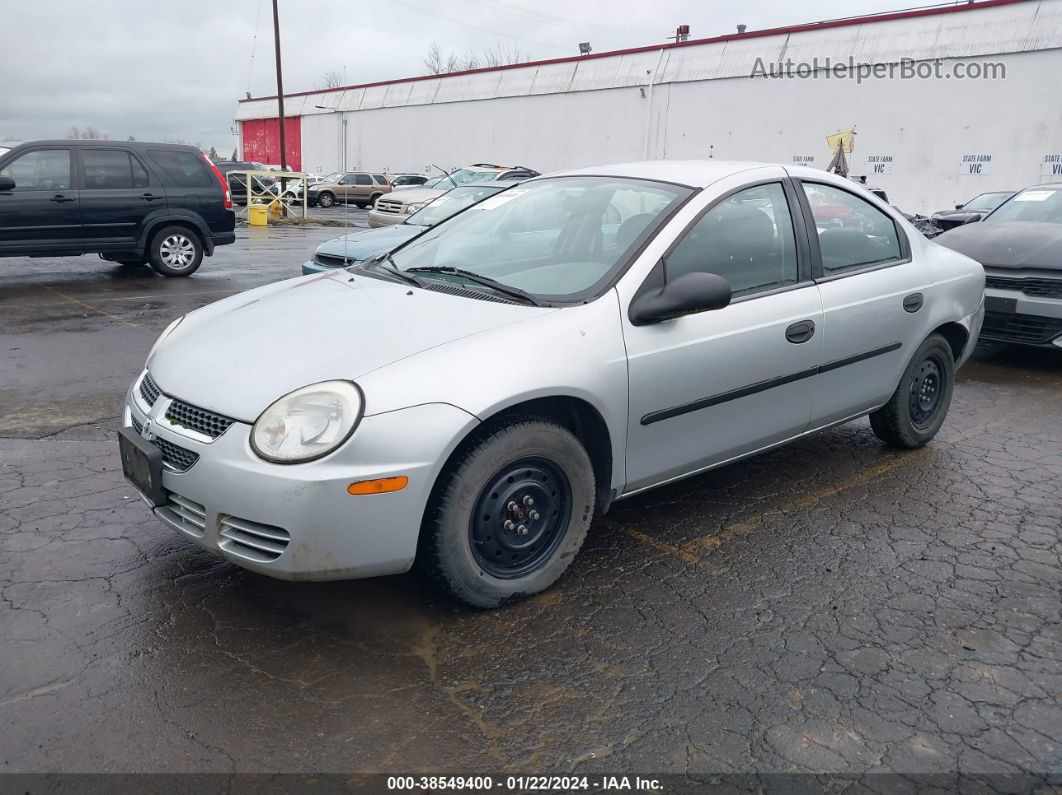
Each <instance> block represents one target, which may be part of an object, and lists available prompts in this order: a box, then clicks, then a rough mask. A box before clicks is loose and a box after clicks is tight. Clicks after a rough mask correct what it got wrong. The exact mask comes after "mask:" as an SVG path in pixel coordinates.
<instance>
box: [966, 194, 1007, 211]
mask: <svg viewBox="0 0 1062 795" xmlns="http://www.w3.org/2000/svg"><path fill="white" fill-rule="evenodd" d="M1009 195H1010V194H1009V193H982V194H981V195H980V196H974V197H973V198H972V199H970V201H968V202H966V204H964V205H963V206H962V209H963V210H985V211H987V210H994V209H996V208H997V207H998V206H999V205H1001V204H1002V203H1003V202H1004V201H1005V200H1006V198H1007V197H1008V196H1009Z"/></svg>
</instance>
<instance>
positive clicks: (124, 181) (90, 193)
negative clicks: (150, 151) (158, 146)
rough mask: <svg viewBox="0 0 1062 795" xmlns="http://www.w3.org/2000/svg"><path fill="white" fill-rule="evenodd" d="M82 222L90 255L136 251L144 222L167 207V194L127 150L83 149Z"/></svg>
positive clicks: (90, 147) (92, 147)
mask: <svg viewBox="0 0 1062 795" xmlns="http://www.w3.org/2000/svg"><path fill="white" fill-rule="evenodd" d="M80 149H81V158H80V160H81V222H82V226H83V227H84V230H85V231H84V235H85V248H86V249H87V250H89V251H123V250H128V249H132V248H135V247H136V245H137V243H138V241H139V240H140V233H141V232H142V231H143V228H144V221H145V219H146V218H147V217H148V216H149V215H150V214H151V213H152V212H154V211H155V210H158V209H161V208H164V207H165V206H166V192H165V190H164V189H163V188H162V185H161V184H160V183H159V180H158V179H154V180H153V179H152V177H151V176H150V174H149V173H148V170H147V169H146V168H145V167H144V164H143V163H142V162H141V161H140V158H138V157H137V156H136V155H134V154H133V153H132V152H130V151H129V150H127V149H121V148H117V147H116V148H113V149H111V148H104V147H96V146H82V147H80Z"/></svg>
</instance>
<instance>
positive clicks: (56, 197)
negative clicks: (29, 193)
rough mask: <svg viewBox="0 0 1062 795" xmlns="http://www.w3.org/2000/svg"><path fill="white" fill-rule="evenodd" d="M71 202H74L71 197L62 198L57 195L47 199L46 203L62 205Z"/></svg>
mask: <svg viewBox="0 0 1062 795" xmlns="http://www.w3.org/2000/svg"><path fill="white" fill-rule="evenodd" d="M73 200H74V197H73V196H70V197H67V196H64V195H63V194H61V193H57V194H55V195H54V196H52V198H50V199H48V201H50V202H55V203H56V204H62V203H63V202H72V201H73Z"/></svg>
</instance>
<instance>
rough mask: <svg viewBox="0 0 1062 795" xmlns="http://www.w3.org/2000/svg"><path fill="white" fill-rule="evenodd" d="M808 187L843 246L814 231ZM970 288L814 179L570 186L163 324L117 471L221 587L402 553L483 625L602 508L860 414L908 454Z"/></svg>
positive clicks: (823, 176)
mask: <svg viewBox="0 0 1062 795" xmlns="http://www.w3.org/2000/svg"><path fill="white" fill-rule="evenodd" d="M811 186H814V188H815V189H816V192H817V194H818V195H820V196H822V197H823V198H824V199H825V200H826V201H827V202H828V203H843V204H847V205H849V206H850V207H851V208H853V212H852V213H851V215H852V216H859V217H860V218H861V219H862V221H861V223H860V226H859V227H858V228H857V227H854V226H845V227H834V226H827V227H824V228H823V229H822V231H821V232H819V233H816V230H817V229H819V227H820V223H819V218H818V217H817V215H816V206H815V204H814V203H809V201H808V199H807V198H806V193H807V189H808V188H809V187H811ZM809 232H810V234H809ZM983 290H984V273H983V271H982V269H981V266H980V265H978V264H977V263H976V262H974V261H973V260H971V259H969V258H967V257H965V256H963V255H961V254H958V253H956V252H954V251H949V250H948V249H946V248H943V247H940V246H937V245H935V244H934V243H932V242H931V241H927V240H925V239H924V238H923V237H922V236H921V235H919V234H917V233H916V232H915V230H914V229H913V228H912V227H911V226H910V225H909V224H908V223H907V222H906V221H905V220H904V219H903V217H902V216H901V215H900V214H899V213H897V212H896V211H895V210H893V209H892V208H891V207H889V206H888V205H887V204H884V203H882V202H880V201H879V200H877V199H876V198H874V197H873V196H872V195H871V194H869V193H867V192H866V191H864V190H862V189H861V188H859V187H857V186H855V185H853V184H852V183H851V182H850V181H848V180H846V179H844V178H841V177H837V176H834V175H831V174H827V173H825V172H822V171H817V170H814V169H810V168H797V167H792V168H789V169H787V168H784V167H782V166H765V165H763V164H757V163H728V162H724V161H718V160H711V161H704V162H699V163H698V162H668V161H652V162H646V163H633V164H624V165H618V166H611V167H609V166H597V167H594V168H592V169H583V170H578V171H569V172H567V173H564V174H560V175H557V176H550V177H543V178H541V179H535V180H532V181H529V182H527V183H525V184H523V185H520V186H519V187H517V188H513V189H511V190H508V191H505V192H502V193H499V194H498V195H496V196H491V197H489V198H488V199H486V200H484V201H482V202H480V203H479V204H477V205H475V207H474V208H472V209H469V210H466V211H465V212H462V213H459V214H457V215H455V216H453V217H451V218H450V219H449V220H447V221H444V222H442V223H441V224H438V225H437V226H435V227H433V228H431V229H429V230H427V231H425V232H423V233H422V234H420V235H418V236H417V237H415V238H413V239H412V240H410V241H408V242H407V243H405V244H404V245H403V246H401V247H399V248H398V249H397V250H395V251H393V252H391V253H390V254H388V255H383V256H380V257H376V258H374V259H370V260H367V261H366V262H364V263H362V264H361V265H360V266H357V267H355V268H350V269H347V270H339V271H336V272H334V273H331V274H318V275H315V276H306V277H303V278H301V279H294V280H288V281H281V282H277V283H274V284H270V285H266V286H264V287H260V288H258V289H255V290H251V291H249V292H246V293H243V294H240V295H236V296H232V297H229V298H226V299H223V300H221V301H218V302H216V303H213V304H210V305H208V306H206V307H204V308H202V309H199V310H196V311H195V312H193V313H190V314H189V315H187V316H185V317H184V318H179V319H178V320H176V321H174V322H173V323H172V324H171V325H170V326H169V327H168V328H167V329H166V330H165V331H164V332H163V334H162V336H161V337H160V339H159V340H158V342H157V343H156V344H155V346H154V348H153V349H152V351H151V352H150V353H149V355H148V358H147V363H146V369H145V370H144V371H143V372H142V373H141V374H140V375H138V376H137V377H136V379H135V380H134V382H133V384H132V386H131V387H130V389H129V392H128V395H127V397H126V407H125V415H124V418H125V422H124V426H125V427H123V428H122V429H121V431H120V433H119V444H120V447H121V452H122V460H123V468H124V471H125V473H126V476H127V477H128V478H129V479H130V480H131V481H132V482H133V483H134V484H135V485H136V486H137V488H138V489H139V490H140V491H141V493H142V494H144V495H145V498H146V499H147V500H148V502H149V503H150V504H151V505H152V506H153V507H154V508H155V514H156V516H157V517H158V518H159V519H160V520H161V521H162V522H163V523H165V524H166V525H168V526H169V527H170V528H172V529H173V530H175V531H176V532H178V533H179V534H181V535H182V536H184V537H185V538H187V539H189V540H191V541H193V542H195V543H197V544H199V545H201V546H202V547H204V548H206V549H208V550H210V551H211V552H213V553H215V554H218V555H221V556H223V557H224V558H226V559H227V560H229V561H231V562H233V563H236V564H238V565H240V566H244V567H246V568H248V569H252V570H254V571H257V572H260V573H263V574H267V575H271V576H274V577H280V578H287V579H300V580H312V579H341V578H352V577H366V576H374V575H379V574H388V573H392V572H400V571H404V570H406V569H408V568H409V567H410V566H411V565H412V564H413V562H414V559H415V558H416V559H418V560H419V562H420V564H421V565H422V567H423V568H424V569H425V570H426V571H427V572H428V573H429V574H430V575H431V576H432V577H433V578H434V579H435V580H436V582H438V583H439V584H440V585H441V587H443V588H444V589H445V590H447V591H448V592H450V593H451V594H452V595H454V596H455V597H456V598H458V599H461V600H463V601H465V602H467V603H469V604H472V605H475V606H477V607H497V606H499V605H503V604H507V603H509V602H511V601H513V600H516V599H519V598H522V597H525V596H528V595H530V594H534V593H536V592H538V591H541V590H543V589H545V588H547V587H548V586H549V585H550V584H552V583H553V582H554V581H555V580H556V579H557V578H558V577H559V576H560V575H561V574H562V573H563V572H564V570H565V569H566V568H567V567H568V565H569V564H570V563H571V561H572V559H573V557H574V556H575V554H576V553H577V552H578V550H579V548H580V546H581V545H582V543H583V539H584V538H585V536H586V531H587V528H588V527H589V525H590V521H591V518H592V517H593V515H594V514H595V513H598V514H600V513H603V512H604V511H606V510H607V509H608V507H609V504H610V503H611V502H613V501H615V500H617V499H620V498H623V497H627V496H630V495H632V494H638V493H640V492H642V491H644V490H646V489H649V488H651V487H654V486H658V485H662V484H665V483H670V482H672V481H675V480H677V479H679V478H683V477H687V476H690V475H693V474H696V473H699V472H703V471H705V470H706V469H710V468H712V467H716V466H720V465H722V464H725V463H727V462H729V461H733V460H735V459H738V458H741V457H743V456H747V455H751V454H753V453H756V452H758V451H761V450H766V449H769V448H771V447H775V446H777V445H780V444H782V443H785V442H787V441H790V440H793V439H798V438H802V437H804V436H805V435H807V434H808V433H810V432H812V431H815V430H819V429H823V428H828V427H832V426H834V425H837V424H838V423H842V422H846V421H848V420H851V419H854V418H856V417H861V416H864V415H866V414H870V419H871V428H872V429H873V431H874V433H876V434H877V435H878V436H879V437H880V438H881V439H882V440H884V441H885V442H886V443H887V444H889V445H892V446H895V447H899V448H914V447H919V446H921V445H924V444H926V443H927V442H928V441H929V440H930V439H932V438H933V436H934V435H935V434H936V433H937V431H938V430H939V428H940V427H941V424H942V423H943V422H944V418H945V416H946V414H947V411H948V406H949V404H950V402H951V397H952V389H953V386H954V378H955V370H956V368H957V367H958V366H959V365H961V364H962V363H963V362H964V361H965V360H966V358H967V356H968V355H969V353H970V350H971V348H972V345H973V340H974V339H975V338H976V336H977V332H978V329H979V327H980V324H981V315H982V312H983V305H982V296H983ZM266 336H268V339H269V344H263V339H265V338H266ZM204 350H209V351H210V355H209V356H204V355H203V351H204Z"/></svg>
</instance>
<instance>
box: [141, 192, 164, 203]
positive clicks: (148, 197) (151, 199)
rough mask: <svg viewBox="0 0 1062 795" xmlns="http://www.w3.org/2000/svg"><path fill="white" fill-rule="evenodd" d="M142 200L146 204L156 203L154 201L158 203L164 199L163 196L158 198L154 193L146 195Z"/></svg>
mask: <svg viewBox="0 0 1062 795" xmlns="http://www.w3.org/2000/svg"><path fill="white" fill-rule="evenodd" d="M140 198H141V199H143V200H144V201H146V202H154V201H158V200H159V199H161V198H162V197H161V196H156V195H155V194H154V193H145V194H144V195H143V196H141V197H140Z"/></svg>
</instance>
